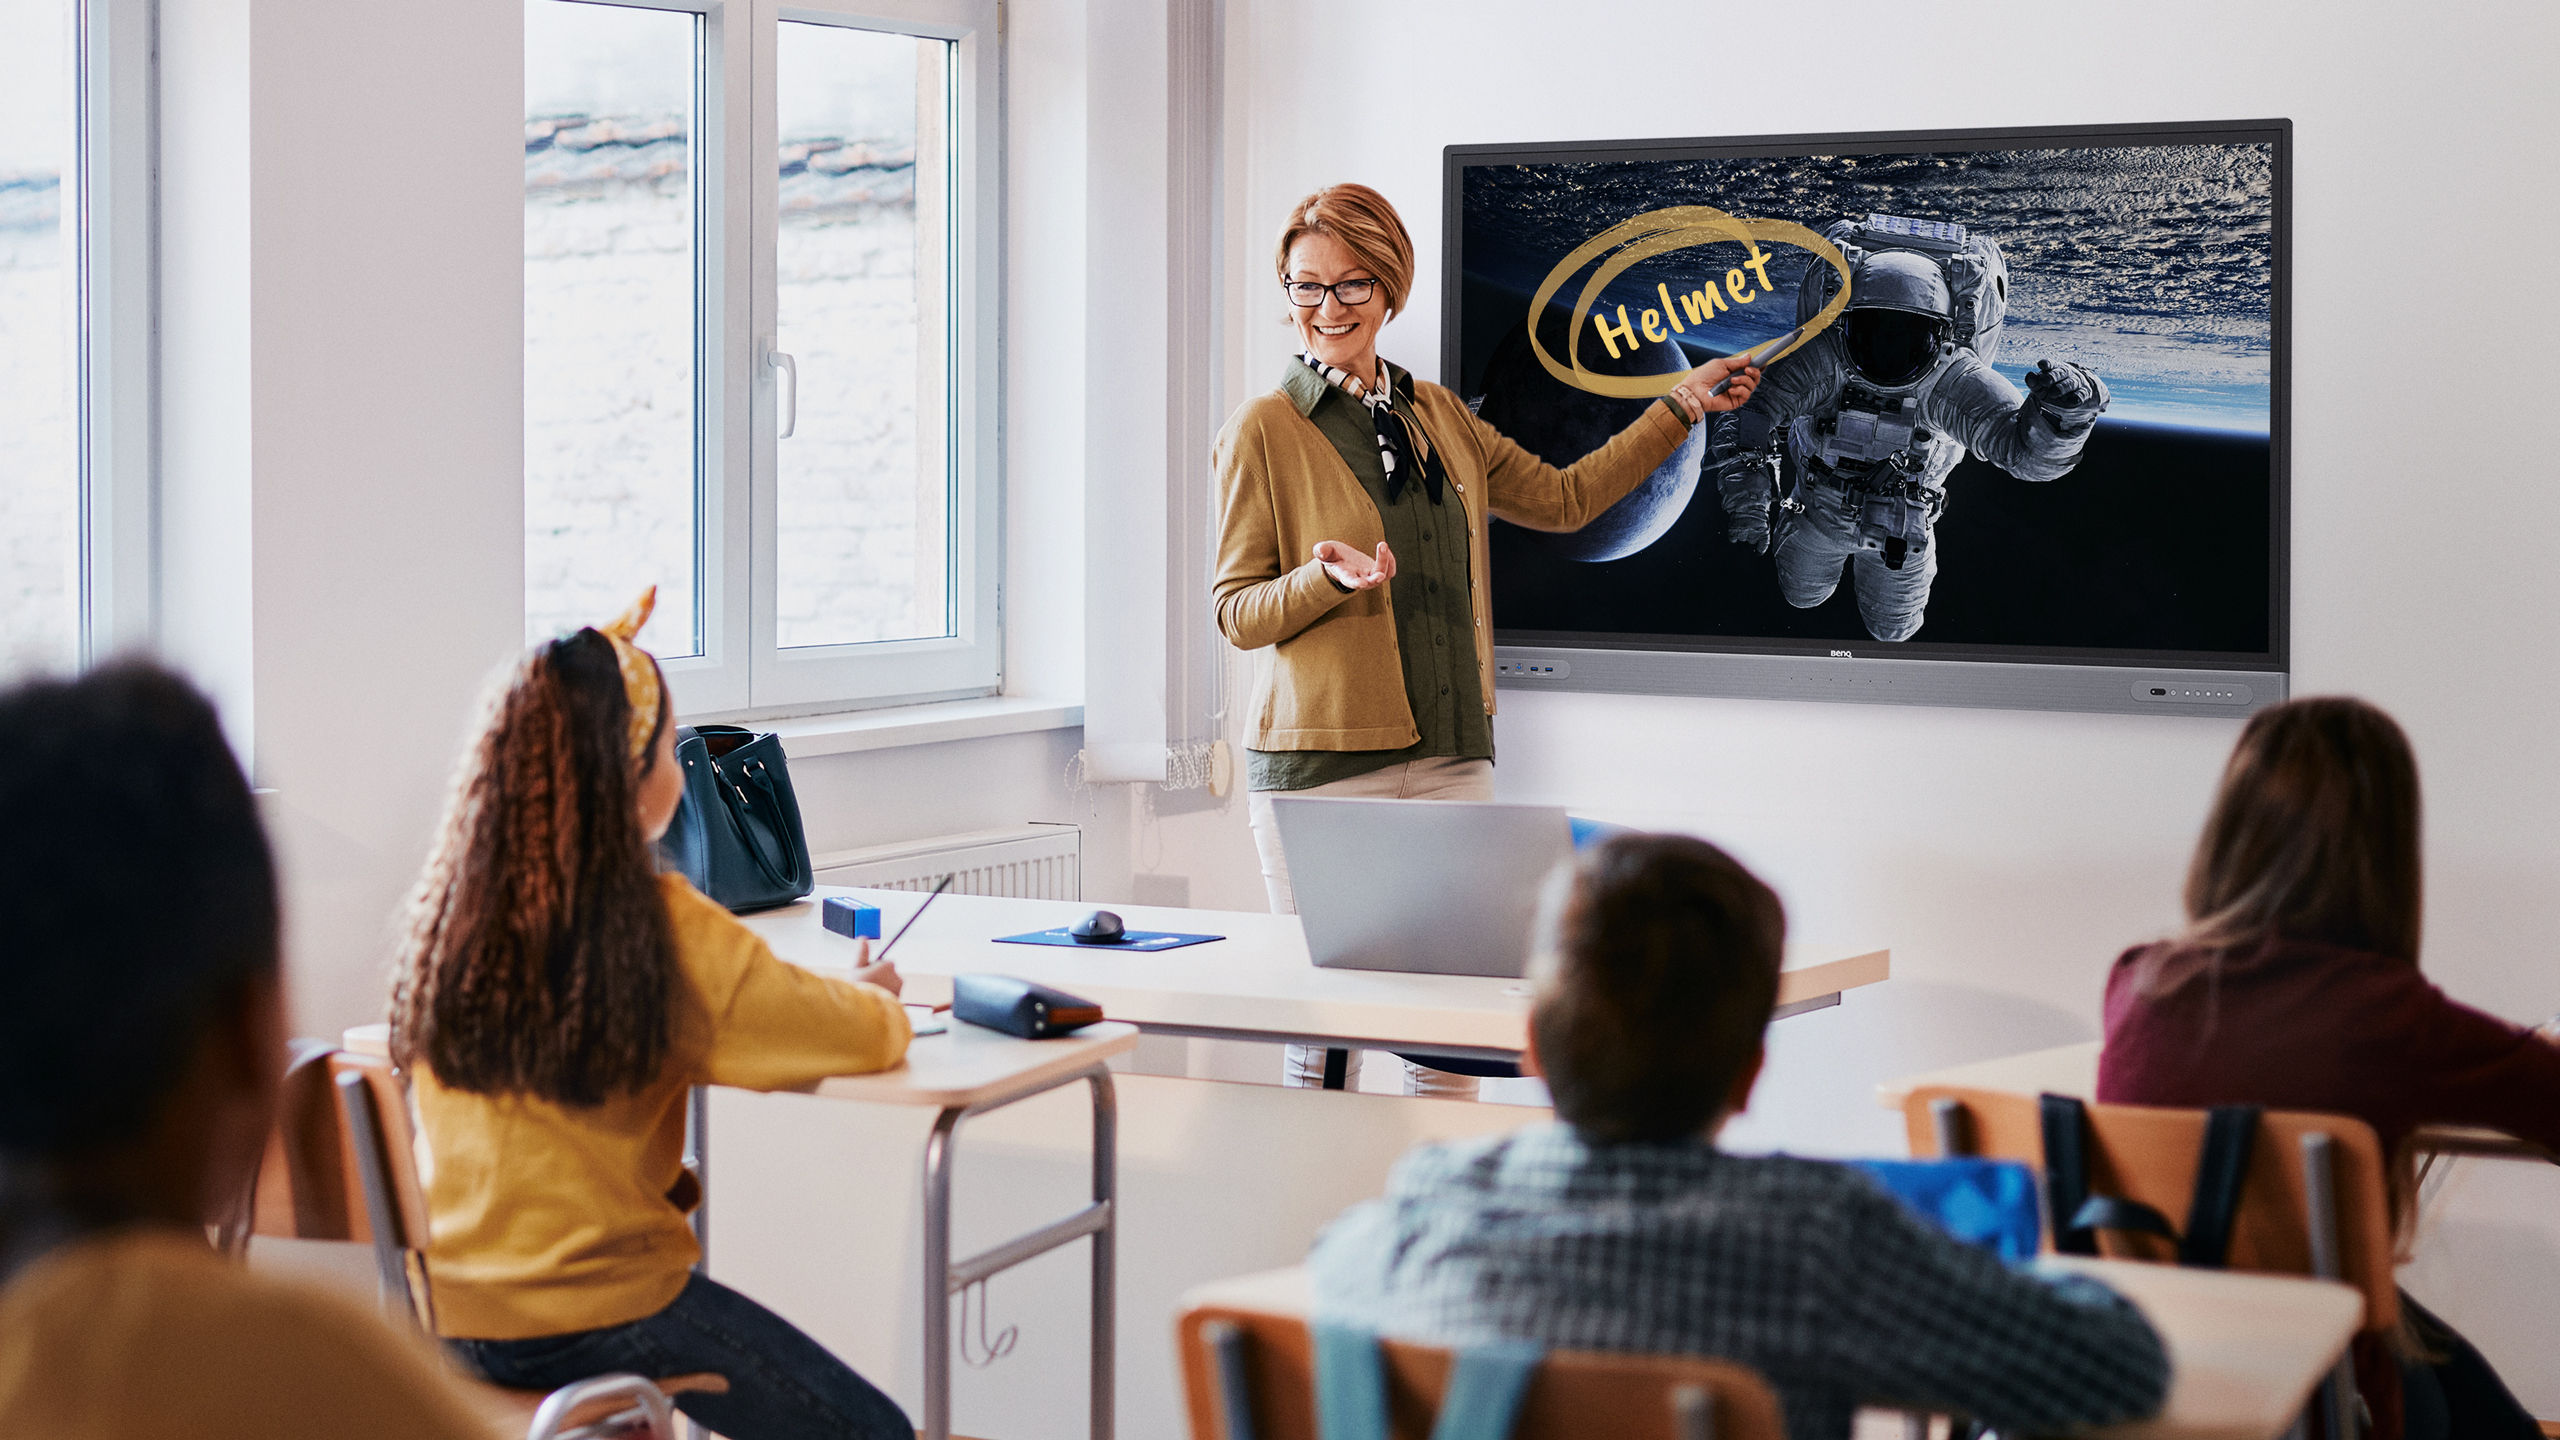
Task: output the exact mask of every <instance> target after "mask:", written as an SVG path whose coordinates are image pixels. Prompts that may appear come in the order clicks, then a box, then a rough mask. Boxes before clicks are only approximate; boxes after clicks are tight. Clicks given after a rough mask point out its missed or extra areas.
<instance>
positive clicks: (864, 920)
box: [818, 895, 880, 940]
mask: <svg viewBox="0 0 2560 1440" xmlns="http://www.w3.org/2000/svg"><path fill="white" fill-rule="evenodd" d="M818 918H819V919H820V920H822V921H824V922H825V924H826V927H827V928H828V929H830V930H833V931H834V932H836V933H837V934H839V935H841V936H843V937H844V938H846V939H847V940H877V939H879V938H880V907H879V906H877V905H865V904H863V903H862V902H861V901H859V900H856V899H854V898H853V897H852V896H850V895H830V896H828V897H827V898H826V903H824V904H822V905H820V906H819V907H818Z"/></svg>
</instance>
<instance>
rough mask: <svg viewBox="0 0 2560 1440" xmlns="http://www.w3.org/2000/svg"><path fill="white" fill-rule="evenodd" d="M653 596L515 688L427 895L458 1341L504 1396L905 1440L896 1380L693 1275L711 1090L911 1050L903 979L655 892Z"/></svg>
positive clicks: (400, 990)
mask: <svg viewBox="0 0 2560 1440" xmlns="http://www.w3.org/2000/svg"><path fill="white" fill-rule="evenodd" d="M653 595H654V592H653ZM651 598H653V597H651V596H644V597H643V598H642V601H641V603H640V604H638V605H636V606H634V607H633V609H632V611H631V612H629V613H627V614H625V615H624V616H623V617H622V618H621V619H619V620H617V621H616V622H614V623H613V624H612V625H608V626H604V627H600V628H592V629H585V630H580V631H578V632H577V633H575V634H573V635H569V636H565V637H563V638H561V639H558V640H554V641H551V642H550V643H548V644H545V645H540V646H537V647H535V648H534V649H533V651H532V652H531V653H529V654H527V655H526V656H525V657H524V658H523V659H522V660H521V661H520V662H519V663H518V664H517V665H516V666H515V668H514V670H513V671H512V672H511V673H510V674H509V675H508V676H507V677H506V679H505V681H504V682H503V683H502V684H501V685H500V686H499V687H498V688H497V690H496V691H495V693H494V695H493V696H492V698H491V700H490V702H489V706H488V709H487V713H486V714H485V716H484V717H483V719H482V721H481V724H480V727H479V733H478V735H477V737H476V738H475V739H474V740H473V741H472V743H471V746H470V750H469V752H468V754H467V755H466V756H465V757H464V759H463V762H462V766H461V770H460V772H459V774H458V775H457V777H456V780H455V784H454V788H453V793H452V795H451V797H450V800H449V801H448V804H447V808H446V812H445V819H444V825H443V829H442V832H441V834H440V835H439V836H438V838H437V841H436V845H435V849H434V852H433V854H432V855H431V857H430V858H429V860H428V862H427V867H426V871H425V873H424V875H423V876H422V877H421V878H420V880H419V882H418V886H417V889H416V891H415V892H414V893H413V895H412V896H411V899H410V905H409V912H408V921H407V934H406V936H405V938H404V940H403V942H402V944H401V947H400V956H399V964H398V975H397V981H396V985H395V988H394V993H393V998H392V1007H391V1046H392V1054H393V1056H394V1057H395V1058H396V1059H397V1060H398V1061H399V1063H400V1064H401V1065H402V1066H404V1067H405V1068H406V1069H407V1071H408V1073H409V1075H410V1076H411V1079H412V1084H413V1092H414V1094H415V1097H416V1103H417V1112H418V1121H419V1126H420V1131H421V1134H422V1136H423V1142H424V1146H425V1148H426V1150H427V1152H428V1153H427V1156H426V1159H427V1161H428V1163H427V1164H426V1165H425V1166H424V1167H423V1170H424V1177H423V1178H424V1180H425V1183H426V1191H427V1209H428V1213H429V1215H430V1217H431V1227H432V1236H431V1239H430V1243H429V1245H428V1247H427V1281H428V1290H429V1293H430V1295H431V1296H432V1299H433V1302H434V1314H435V1320H436V1326H437V1329H438V1330H439V1331H440V1332H441V1333H442V1334H443V1336H444V1337H445V1340H446V1343H447V1345H448V1346H449V1347H450V1348H451V1349H452V1350H453V1351H454V1352H455V1353H456V1354H457V1355H459V1356H460V1357H461V1358H462V1359H463V1360H465V1361H467V1362H468V1363H469V1364H471V1365H472V1366H473V1367H474V1368H476V1369H477V1370H478V1371H479V1372H480V1373H482V1374H483V1375H486V1376H487V1377H488V1378H489V1379H491V1380H493V1381H496V1382H497V1383H499V1384H502V1385H510V1386H519V1387H523V1388H528V1389H531V1388H547V1387H551V1386H556V1385H560V1384H565V1383H567V1382H569V1381H573V1380H576V1379H579V1378H582V1377H585V1376H589V1375H595V1374H599V1373H602V1372H606V1371H617V1370H627V1371H636V1372H638V1373H640V1374H643V1375H648V1376H652V1377H656V1378H664V1377H666V1376H670V1375H678V1374H685V1373H691V1372H697V1371H712V1372H716V1373H718V1374H719V1375H721V1376H724V1377H725V1378H726V1379H727V1380H728V1382H729V1390H728V1392H727V1393H726V1394H700V1393H696V1394H688V1395H684V1396H681V1397H679V1399H678V1401H677V1403H678V1405H679V1407H680V1408H682V1409H683V1410H684V1412H685V1413H686V1414H687V1415H690V1416H692V1417H693V1418H694V1419H696V1420H698V1421H700V1422H701V1423H702V1424H704V1425H707V1426H709V1427H711V1428H712V1429H715V1430H717V1431H719V1432H720V1433H722V1434H724V1435H729V1436H733V1437H736V1440H801V1437H817V1436H851V1437H863V1440H874V1437H890V1436H894V1437H898V1440H905V1437H908V1436H911V1435H913V1434H914V1430H913V1428H912V1427H911V1426H910V1425H909V1424H908V1423H907V1419H906V1416H905V1415H904V1414H902V1413H901V1412H900V1411H899V1409H898V1407H897V1405H896V1404H895V1403H894V1402H893V1401H891V1400H890V1399H889V1398H888V1397H887V1396H886V1395H884V1394H882V1393H881V1392H880V1391H879V1389H878V1388H877V1387H875V1386H873V1385H872V1384H871V1383H870V1382H868V1381H866V1380H864V1379H863V1378H862V1377H861V1376H859V1375H856V1374H855V1373H854V1372H853V1371H852V1370H851V1369H850V1368H849V1367H847V1366H846V1365H845V1364H844V1362H843V1361H841V1360H838V1359H837V1358H836V1357H835V1356H834V1355H832V1354H830V1353H829V1352H828V1351H827V1350H826V1349H825V1348H824V1347H822V1346H820V1345H819V1344H818V1343H817V1342H816V1341H814V1340H811V1339H810V1338H809V1337H808V1336H806V1335H804V1334H802V1333H801V1332H800V1331H798V1330H797V1329H794V1328H793V1327H792V1326H791V1325H790V1324H789V1322H787V1321H785V1320H783V1319H781V1318H780V1317H779V1316H776V1315H775V1314H773V1313H772V1312H771V1311H769V1310H766V1309H765V1308H764V1307H763V1306H761V1305H758V1304H756V1303H755V1302H754V1301H752V1300H749V1299H747V1298H746V1297H745V1296H743V1295H740V1294H738V1293H736V1292H735V1291H732V1290H730V1289H728V1288H726V1287H724V1286H722V1285H719V1284H717V1283H715V1282H713V1281H711V1280H710V1279H708V1278H706V1277H704V1276H702V1275H698V1274H695V1273H693V1268H692V1267H693V1265H694V1262H695V1261H696V1260H697V1259H699V1258H700V1256H701V1249H700V1246H699V1245H698V1244H697V1243H696V1241H695V1239H694V1236H693V1233H692V1231H691V1230H690V1229H689V1228H688V1227H687V1225H686V1223H685V1212H686V1211H687V1210H688V1209H689V1208H690V1207H691V1205H692V1202H693V1198H694V1196H693V1193H692V1192H693V1188H694V1187H693V1183H692V1177H691V1176H690V1175H689V1174H687V1173H686V1171H685V1170H684V1168H683V1165H682V1161H681V1152H682V1147H683V1141H684V1115H685V1101H686V1096H687V1093H688V1091H689V1090H690V1089H691V1087H693V1086H695V1085H702V1084H713V1085H736V1086H742V1087H746V1088H749V1089H758V1090H777V1089H784V1088H789V1087H793V1086H798V1085H805V1084H808V1083H810V1082H812V1081H815V1080H818V1079H821V1078H823V1077H826V1076H829V1075H847V1074H858V1073H862V1072H866V1071H873V1070H882V1069H886V1068H888V1067H890V1066H893V1065H895V1064H897V1063H898V1062H899V1060H900V1059H901V1058H902V1057H903V1056H904V1055H905V1053H906V1048H907V1041H908V1037H909V1034H910V1031H909V1029H908V1025H907V1019H906V1012H905V1011H904V1010H903V1009H901V1008H900V1007H899V1004H898V1000H897V995H896V991H897V988H898V977H897V972H896V971H895V970H894V969H893V968H892V967H890V966H888V965H885V964H883V965H869V964H867V963H864V964H861V965H860V966H859V967H858V968H857V969H856V970H855V972H854V973H855V979H854V980H853V981H852V982H850V983H848V982H846V981H842V980H833V979H828V978H825V977H822V976H819V975H815V974H812V973H810V972H808V971H806V970H802V969H799V968H797V967H794V966H791V965H788V964H785V963H783V962H782V961H781V960H779V959H776V958H775V956H774V954H773V952H772V951H771V950H770V949H768V948H766V946H765V944H764V942H763V941H761V940H759V939H757V938H756V936H755V935H754V933H753V932H751V931H749V930H748V929H747V928H746V927H745V926H743V925H741V924H739V923H738V921H737V920H736V919H735V918H733V917H732V916H731V915H730V914H729V912H728V911H726V910H724V909H722V908H721V907H720V906H719V905H717V904H715V903H714V902H712V901H711V900H709V899H707V898H705V897H704V896H703V895H702V894H701V893H700V892H699V891H697V890H695V889H694V888H693V887H692V886H691V885H689V884H687V883H686V882H685V880H684V879H683V877H681V876H678V875H670V874H661V873H659V872H658V870H657V867H656V865H655V864H654V862H653V860H652V857H651V853H650V846H651V845H652V844H653V843H654V842H655V841H656V840H657V838H658V837H659V836H661V835H663V834H664V833H665V832H666V828H667V825H668V823H669V822H670V821H671V820H672V819H673V817H674V815H675V811H676V806H677V802H678V801H679V800H680V799H681V798H682V795H683V784H684V782H683V774H682V771H681V769H680V768H679V765H678V762H677V760H676V756H675V733H674V732H675V727H674V724H673V721H672V717H671V715H670V713H669V705H668V701H667V697H666V687H665V683H664V680H663V678H662V677H661V675H660V674H659V671H658V666H657V662H656V661H655V660H654V659H652V658H651V657H650V656H649V655H648V653H647V652H645V651H643V650H641V649H639V648H638V647H637V646H635V645H633V644H632V643H631V637H632V636H633V635H635V634H637V633H638V631H639V628H640V626H641V624H642V623H644V622H645V620H646V619H647V614H648V609H649V602H650V599H651ZM869 958H870V956H869V952H868V949H867V947H866V949H865V950H864V951H863V952H862V953H861V956H860V959H861V961H863V962H867V961H868V960H869Z"/></svg>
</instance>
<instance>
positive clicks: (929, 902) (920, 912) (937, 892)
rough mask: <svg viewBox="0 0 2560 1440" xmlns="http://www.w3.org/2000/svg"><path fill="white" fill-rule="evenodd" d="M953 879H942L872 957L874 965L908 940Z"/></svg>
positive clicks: (948, 877)
mask: <svg viewBox="0 0 2560 1440" xmlns="http://www.w3.org/2000/svg"><path fill="white" fill-rule="evenodd" d="M955 873H956V872H955ZM952 879H953V876H952V875H945V876H943V877H942V883H941V884H939V885H936V886H934V887H933V893H932V894H930V895H927V896H926V897H924V903H923V904H921V905H919V906H917V907H916V913H914V914H913V915H910V916H908V917H907V923H906V924H904V925H901V926H899V927H898V933H897V934H895V935H892V936H890V937H889V943H888V944H886V945H883V946H881V947H880V953H879V954H877V955H874V956H872V957H871V963H872V964H874V965H879V964H883V963H885V962H886V961H887V960H888V958H889V952H890V951H891V950H893V949H895V948H897V944H898V942H899V941H901V940H904V939H906V938H907V932H908V931H910V930H913V929H914V928H916V922H917V921H919V920H921V919H923V918H924V912H926V911H927V910H930V909H932V908H933V902H934V901H936V900H939V899H941V898H942V892H943V891H945V890H948V889H950V888H951V881H952ZM936 1008H937V1009H939V1008H942V1007H939V1006H937V1007H936Z"/></svg>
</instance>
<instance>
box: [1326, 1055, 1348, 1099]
mask: <svg viewBox="0 0 2560 1440" xmlns="http://www.w3.org/2000/svg"><path fill="white" fill-rule="evenodd" d="M1350 1078H1351V1052H1350V1051H1348V1050H1345V1049H1343V1048H1342V1047H1341V1046H1339V1045H1328V1046H1326V1047H1325V1051H1324V1088H1326V1089H1327V1090H1339V1089H1342V1088H1343V1086H1344V1085H1345V1083H1347V1082H1348V1081H1349V1080H1350Z"/></svg>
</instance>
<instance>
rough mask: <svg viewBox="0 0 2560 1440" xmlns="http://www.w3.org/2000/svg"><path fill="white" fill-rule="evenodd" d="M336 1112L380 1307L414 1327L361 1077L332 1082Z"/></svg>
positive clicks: (412, 1300)
mask: <svg viewBox="0 0 2560 1440" xmlns="http://www.w3.org/2000/svg"><path fill="white" fill-rule="evenodd" d="M335 1083H336V1085H337V1087H338V1113H339V1115H340V1116H341V1117H342V1118H344V1119H345V1121H346V1124H347V1134H348V1136H349V1138H351V1139H352V1140H354V1142H355V1149H356V1178H357V1179H358V1180H359V1181H360V1182H362V1184H363V1186H364V1218H365V1228H366V1229H368V1230H371V1231H372V1232H373V1269H374V1278H375V1280H376V1281H378V1282H379V1283H380V1285H381V1287H382V1308H383V1309H384V1310H385V1311H387V1312H389V1314H390V1315H391V1316H392V1318H393V1319H394V1320H395V1321H396V1322H397V1323H398V1324H399V1325H400V1326H401V1327H402V1328H403V1329H409V1330H414V1329H416V1328H418V1303H417V1297H416V1296H415V1295H414V1294H412V1293H411V1292H410V1289H409V1256H408V1254H407V1252H405V1251H404V1250H402V1249H401V1248H400V1212H399V1210H398V1208H397V1207H395V1206H394V1205H393V1204H392V1200H391V1175H390V1173H389V1167H390V1161H389V1158H388V1157H387V1156H386V1155H385V1154H384V1153H383V1149H382V1127H381V1126H380V1125H378V1124H376V1123H374V1114H373V1096H372V1094H371V1093H370V1091H369V1089H368V1087H367V1085H366V1083H365V1078H364V1077H363V1076H362V1075H358V1074H355V1073H353V1072H348V1073H346V1074H342V1075H340V1076H338V1077H337V1080H336V1082H335Z"/></svg>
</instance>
